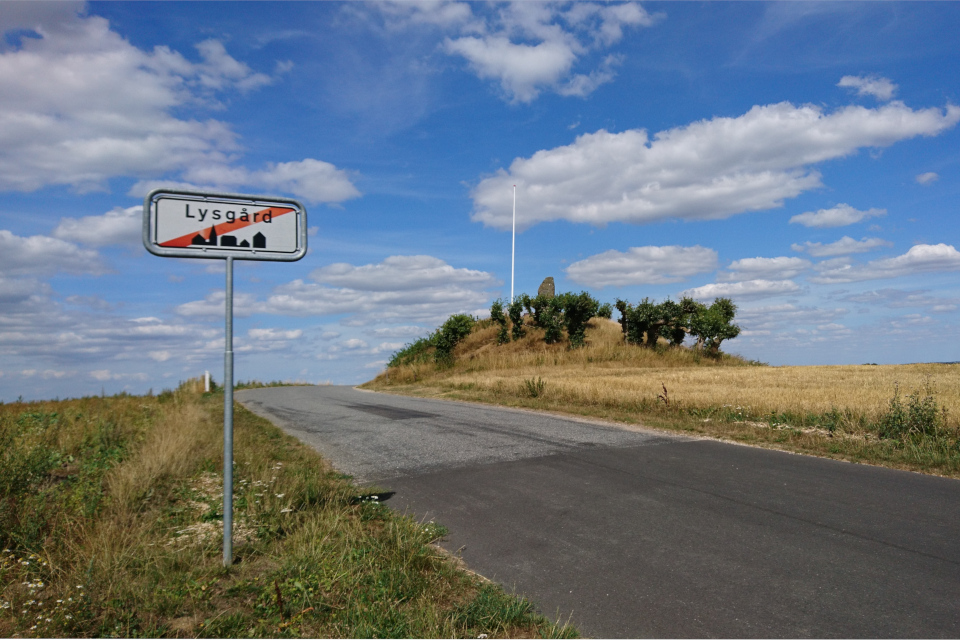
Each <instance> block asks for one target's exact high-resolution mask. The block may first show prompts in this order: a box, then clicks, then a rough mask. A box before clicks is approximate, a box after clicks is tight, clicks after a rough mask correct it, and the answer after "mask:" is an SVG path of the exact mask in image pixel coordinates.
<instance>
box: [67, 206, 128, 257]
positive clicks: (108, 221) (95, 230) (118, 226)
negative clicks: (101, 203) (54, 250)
mask: <svg viewBox="0 0 960 640" xmlns="http://www.w3.org/2000/svg"><path fill="white" fill-rule="evenodd" d="M51 235H53V237H54V238H59V239H61V240H69V241H73V242H79V243H81V244H87V245H92V246H95V247H101V246H106V245H111V244H128V245H129V244H140V243H141V241H142V236H143V207H142V206H140V205H137V206H133V207H127V208H126V209H124V208H122V207H116V208H114V209H112V210H110V211H107V212H106V213H104V214H103V215H99V216H84V217H82V218H61V219H60V224H58V225H57V227H56V228H55V229H54V230H53V233H52V234H51Z"/></svg>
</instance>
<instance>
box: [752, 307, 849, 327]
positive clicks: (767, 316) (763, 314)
mask: <svg viewBox="0 0 960 640" xmlns="http://www.w3.org/2000/svg"><path fill="white" fill-rule="evenodd" d="M848 313H849V312H848V311H847V310H846V309H843V308H834V309H826V308H815V307H801V306H798V305H795V304H779V305H769V306H764V307H753V308H741V309H738V310H737V322H738V323H739V324H740V325H741V326H742V327H743V328H744V329H747V328H749V329H750V330H751V331H754V332H756V333H760V332H765V333H767V334H769V333H772V332H774V331H777V330H780V329H786V328H791V329H792V328H797V327H805V326H816V325H823V324H829V323H832V322H834V321H836V320H837V319H839V318H842V317H843V316H845V315H847V314H848Z"/></svg>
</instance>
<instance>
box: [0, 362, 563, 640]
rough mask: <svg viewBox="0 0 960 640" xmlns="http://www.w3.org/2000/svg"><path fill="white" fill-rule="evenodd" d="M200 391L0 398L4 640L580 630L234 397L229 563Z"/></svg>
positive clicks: (210, 425) (217, 416)
mask: <svg viewBox="0 0 960 640" xmlns="http://www.w3.org/2000/svg"><path fill="white" fill-rule="evenodd" d="M249 384H257V383H249ZM202 388H203V387H202V383H201V382H200V381H197V380H192V381H189V382H187V383H184V384H183V385H181V386H180V387H179V388H178V389H177V390H176V391H165V392H163V393H161V394H159V395H156V396H154V395H149V396H139V397H137V396H129V395H119V396H113V397H91V398H82V399H78V400H65V401H59V402H34V403H20V402H17V403H9V404H0V637H16V636H34V637H63V636H66V637H141V636H148V637H151V636H153V637H300V636H308V637H478V636H481V634H486V635H487V636H489V637H504V636H511V637H540V636H548V637H549V636H554V637H557V636H559V637H570V636H575V635H576V632H575V630H574V629H572V628H571V627H568V626H564V625H555V624H553V623H551V622H549V621H548V620H546V619H545V618H544V617H542V616H541V615H539V614H538V613H536V612H535V610H534V607H533V606H532V604H531V603H530V602H528V601H527V600H524V599H522V598H517V597H515V596H513V595H509V594H507V593H505V592H504V591H503V590H502V589H501V588H500V587H498V586H495V585H493V584H490V583H488V582H486V581H484V580H483V579H482V578H480V577H478V576H476V575H474V574H472V573H470V572H469V571H466V570H465V569H464V568H463V567H462V566H461V565H460V564H459V562H458V560H457V559H456V558H455V557H451V556H449V555H447V554H446V553H445V552H443V551H442V550H441V549H440V548H439V547H438V546H436V544H435V543H436V542H437V540H439V539H440V538H442V536H443V535H444V533H445V530H444V529H443V527H442V526H441V525H440V524H437V523H433V522H417V521H414V520H413V519H411V518H409V517H405V516H401V515H398V514H396V513H394V512H393V511H391V510H390V509H388V508H387V507H386V506H384V505H383V504H381V503H379V502H378V501H377V500H376V499H375V498H373V497H371V496H372V494H371V493H370V492H371V491H372V489H370V488H367V489H365V490H360V489H358V488H357V487H355V486H354V485H353V484H351V482H350V480H349V478H348V477H344V476H342V475H340V474H338V473H336V472H335V471H334V470H332V469H331V468H330V467H329V466H328V465H327V463H326V462H325V461H324V460H323V459H322V458H320V457H319V456H318V455H317V454H316V453H315V452H314V451H313V450H311V449H309V448H308V447H306V446H304V445H302V444H300V443H299V442H298V441H296V440H295V439H293V438H291V437H288V436H285V435H284V434H283V433H282V432H281V431H280V430H278V429H277V428H276V427H274V426H272V425H271V424H269V423H268V422H266V421H264V420H262V419H260V418H258V417H256V416H254V415H253V414H251V413H249V412H247V411H246V410H244V409H243V408H242V407H240V406H239V405H238V406H236V408H235V413H234V419H235V459H236V467H235V473H234V479H235V497H234V505H235V509H236V512H235V516H234V550H235V553H236V557H235V564H234V565H233V566H232V567H230V568H228V569H227V568H224V567H223V566H222V547H221V543H222V475H221V473H220V469H221V468H222V452H223V438H222V430H223V395H222V393H206V394H205V393H203V391H202ZM481 637H482V636H481Z"/></svg>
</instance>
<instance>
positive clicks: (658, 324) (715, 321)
mask: <svg viewBox="0 0 960 640" xmlns="http://www.w3.org/2000/svg"><path fill="white" fill-rule="evenodd" d="M617 310H618V311H619V312H620V326H621V327H622V328H623V336H624V338H625V339H626V341H627V342H630V343H632V344H639V345H644V346H647V347H654V346H656V344H657V340H658V339H659V338H665V339H666V340H668V341H669V342H670V344H672V345H679V344H683V341H684V339H685V338H686V337H687V335H691V336H693V337H694V338H696V339H697V343H696V348H697V349H706V351H707V352H709V353H711V354H713V355H717V354H718V353H719V352H720V343H722V342H723V341H724V340H729V339H730V338H736V337H737V336H738V335H740V327H739V326H738V325H736V324H734V323H733V318H734V316H735V315H736V313H737V305H735V304H734V303H733V301H732V300H730V299H729V298H717V299H715V300H714V301H713V304H711V305H710V306H709V307H708V306H707V305H705V304H703V303H701V302H697V301H696V300H694V299H692V298H683V299H682V300H680V302H675V301H673V300H669V299H668V300H664V301H663V302H661V303H659V304H657V303H655V302H653V301H651V300H650V298H644V299H643V300H642V301H640V302H639V303H638V304H637V305H636V306H634V305H631V304H629V303H627V302H625V301H624V300H619V299H618V300H617Z"/></svg>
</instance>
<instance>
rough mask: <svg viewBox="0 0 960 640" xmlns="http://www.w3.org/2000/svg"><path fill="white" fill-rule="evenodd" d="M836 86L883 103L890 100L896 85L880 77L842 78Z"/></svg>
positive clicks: (894, 92) (895, 90)
mask: <svg viewBox="0 0 960 640" xmlns="http://www.w3.org/2000/svg"><path fill="white" fill-rule="evenodd" d="M837 86H838V87H846V88H849V89H856V90H857V95H858V96H873V97H874V98H876V99H877V100H882V101H884V102H886V101H887V100H892V99H893V96H894V94H896V92H897V85H895V84H894V83H893V82H891V81H890V80H889V79H888V78H882V77H880V76H843V77H842V78H840V82H838V83H837Z"/></svg>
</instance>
